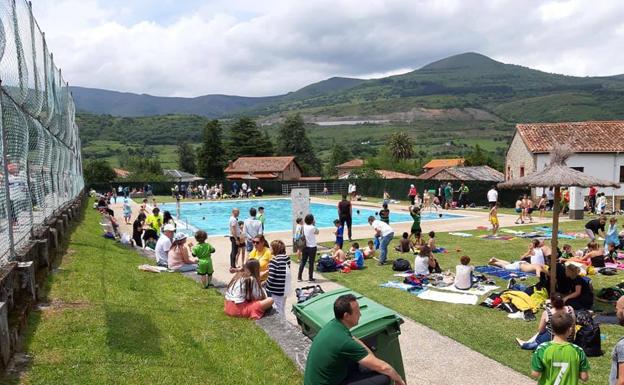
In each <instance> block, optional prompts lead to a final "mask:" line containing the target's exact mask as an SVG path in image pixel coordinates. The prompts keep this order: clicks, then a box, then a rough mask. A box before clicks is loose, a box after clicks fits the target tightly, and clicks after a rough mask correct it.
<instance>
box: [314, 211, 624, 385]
mask: <svg viewBox="0 0 624 385" xmlns="http://www.w3.org/2000/svg"><path fill="white" fill-rule="evenodd" d="M583 224H584V221H576V222H568V223H564V224H562V226H561V227H562V229H564V230H571V231H582V229H583ZM531 228H532V227H529V226H526V227H520V229H531ZM430 229H431V228H427V225H426V224H425V229H424V230H425V231H429V230H430ZM514 229H515V228H514ZM467 232H468V233H473V234H475V235H481V234H486V233H487V232H486V231H467ZM564 242H565V243H570V244H571V245H572V246H573V247H574V248H580V247H582V246H583V245H584V244H585V243H586V242H587V241H586V240H572V241H568V240H565V241H564ZM363 243H365V242H360V244H363ZM397 243H398V240H396V239H395V241H393V242H392V244H391V245H390V247H389V250H394V246H395V245H396V244H397ZM528 243H529V241H528V240H526V239H519V238H516V239H514V240H511V241H486V240H482V239H479V238H475V237H473V238H459V237H455V236H452V235H449V234H447V233H438V234H436V244H437V245H439V246H442V247H445V248H447V249H448V250H449V251H450V252H449V253H448V254H436V258H438V261H439V263H440V265H441V266H442V268H443V270H447V269H450V270H451V271H453V272H454V270H455V266H456V265H457V264H458V263H459V257H460V256H461V255H468V256H470V257H471V259H472V264H473V265H475V266H477V265H484V264H486V263H487V261H488V260H489V258H491V257H498V258H501V259H506V260H514V259H517V257H518V256H519V255H521V254H522V253H524V252H525V251H526V249H527V245H528ZM457 249H461V252H458V251H456V250H457ZM399 256H401V255H400V254H399V253H397V252H394V251H392V252H390V256H389V258H390V259H396V258H397V257H399ZM402 257H404V258H409V259H410V262H411V263H413V262H414V261H413V257H412V256H411V255H409V254H404V255H402ZM392 274H393V271H392V270H391V267H390V266H383V267H379V266H377V265H376V264H375V263H373V262H371V261H367V268H366V269H364V270H362V271H356V272H351V273H350V274H342V273H326V274H324V275H325V276H326V277H327V278H329V279H331V280H334V281H336V282H338V283H340V284H342V285H344V286H347V287H350V288H352V289H353V290H356V291H358V292H360V293H361V294H363V295H366V296H368V297H370V298H372V299H373V300H375V301H378V302H380V303H382V304H384V305H386V306H388V307H390V308H392V309H394V310H396V311H398V312H399V313H401V314H403V315H405V316H407V317H409V318H411V319H413V320H415V321H416V322H419V323H421V324H423V325H425V326H428V327H430V328H432V329H434V330H436V331H438V332H440V333H442V334H444V335H446V336H449V337H450V338H452V339H454V340H456V341H458V342H460V343H462V344H464V345H466V346H468V347H470V348H471V349H474V350H476V351H479V352H481V353H483V354H484V355H486V356H488V357H490V358H492V359H494V360H496V361H499V362H501V363H503V364H505V365H507V366H510V367H511V368H513V369H515V370H517V371H519V372H521V373H525V374H529V364H530V352H527V351H523V350H521V349H520V348H519V347H518V346H517V344H516V342H515V340H514V339H515V338H516V337H520V338H522V339H528V338H529V337H530V336H531V335H533V333H535V331H536V330H537V326H538V323H537V322H524V321H521V320H511V319H508V318H507V314H506V313H504V312H502V311H498V310H492V309H487V308H484V307H482V306H468V305H452V304H447V303H440V302H432V301H426V300H421V299H419V298H417V297H416V296H414V295H413V294H409V293H406V292H403V291H400V290H396V289H385V288H381V287H379V284H381V283H384V282H386V281H388V280H393V279H397V278H396V277H393V276H392ZM621 274H622V273H621V272H620V275H616V276H611V277H608V276H602V275H595V276H592V279H593V284H594V290H595V291H598V290H599V289H600V288H602V287H606V286H612V285H614V284H617V283H619V282H621V281H622V278H621ZM533 281H535V278H532V279H529V280H528V281H527V282H533ZM521 283H522V282H521ZM498 284H499V285H504V284H506V282H504V281H502V280H498ZM600 308H605V309H608V310H611V309H612V307H611V306H609V305H605V304H602V303H600V302H596V305H595V306H594V309H600ZM538 316H539V314H538ZM601 329H602V333H603V335H605V336H606V340H604V341H602V342H603V345H602V349H603V350H604V351H605V353H606V354H605V355H604V356H602V357H598V358H590V363H591V366H592V370H591V377H592V378H591V380H590V381H589V382H588V384H605V383H607V378H608V375H609V370H610V354H611V350H612V349H613V346H614V344H615V343H616V342H617V340H618V338H619V336H620V335H621V334H622V332H623V330H622V329H621V328H620V327H618V326H614V325H602V326H601Z"/></svg>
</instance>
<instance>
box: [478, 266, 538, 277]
mask: <svg viewBox="0 0 624 385" xmlns="http://www.w3.org/2000/svg"><path fill="white" fill-rule="evenodd" d="M475 271H476V272H479V273H482V274H488V275H493V276H495V277H498V278H500V279H505V280H507V279H511V278H520V277H526V276H529V275H535V274H532V273H525V272H524V271H520V270H505V269H503V268H502V267H498V266H489V265H488V266H477V267H475Z"/></svg>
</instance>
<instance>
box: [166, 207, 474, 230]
mask: <svg viewBox="0 0 624 385" xmlns="http://www.w3.org/2000/svg"><path fill="white" fill-rule="evenodd" d="M336 204H337V203H336ZM336 204H323V203H310V211H311V212H312V214H313V215H314V218H315V219H316V226H317V227H318V228H331V227H334V220H335V219H337V218H338V212H337V209H336ZM260 206H262V207H264V214H265V217H266V221H265V224H264V226H265V229H264V230H265V232H276V231H289V230H291V229H292V227H291V226H292V225H291V220H292V219H291V215H292V206H291V201H290V199H250V200H235V201H234V200H232V201H217V202H189V203H186V202H185V203H181V204H180V219H181V221H183V222H185V223H187V224H189V225H190V228H189V229H188V230H189V231H193V230H194V229H202V230H204V231H206V232H208V234H209V235H227V234H229V230H228V221H229V218H230V215H231V212H232V209H233V208H234V207H237V208H239V209H240V216H239V220H244V219H245V218H247V217H249V209H250V208H252V207H255V208H258V207H260ZM159 207H160V209H161V210H163V211H164V210H168V211H169V212H171V214H172V215H173V216H174V217H175V215H176V204H175V203H166V204H161V205H159ZM358 211H359V212H358ZM375 214H376V212H375V210H374V209H372V208H359V207H358V208H356V207H354V208H353V226H358V225H367V224H368V217H369V216H370V215H375ZM461 217H463V215H456V214H444V215H443V216H442V218H440V217H439V216H438V214H436V213H423V215H422V218H421V219H422V221H423V222H424V221H431V220H439V219H454V218H461ZM411 221H412V218H411V217H410V215H409V214H407V213H405V212H391V213H390V224H392V223H399V222H411ZM179 229H181V230H183V231H185V230H186V229H185V226H184V224H182V226H181V227H179Z"/></svg>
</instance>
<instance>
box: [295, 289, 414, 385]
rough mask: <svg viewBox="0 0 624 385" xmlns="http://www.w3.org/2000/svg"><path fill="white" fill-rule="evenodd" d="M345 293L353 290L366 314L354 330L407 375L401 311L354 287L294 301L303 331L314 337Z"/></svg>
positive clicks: (332, 314)
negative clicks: (365, 294) (296, 302)
mask: <svg viewBox="0 0 624 385" xmlns="http://www.w3.org/2000/svg"><path fill="white" fill-rule="evenodd" d="M345 294H353V295H354V296H355V298H357V301H358V303H359V305H360V311H361V313H362V316H361V317H360V321H359V323H358V324H357V325H356V326H355V327H353V328H352V329H351V333H352V334H353V335H354V336H355V337H357V338H359V339H360V340H362V342H364V343H365V344H366V346H368V347H369V349H370V350H371V351H372V352H373V353H375V356H377V357H378V358H380V359H382V360H384V361H386V362H387V363H389V364H390V365H392V367H393V368H394V369H395V370H396V371H397V372H398V373H399V374H400V375H401V377H403V378H405V370H404V369H403V357H402V356H401V345H400V344H399V335H400V334H401V328H400V326H401V324H402V323H403V319H402V318H401V317H399V316H398V314H397V313H396V312H395V311H393V310H390V309H388V308H387V307H385V306H382V305H380V304H378V303H377V302H375V301H373V300H371V299H369V298H366V297H364V296H363V295H361V294H360V293H357V292H355V291H353V290H351V289H346V288H343V289H338V290H333V291H329V292H327V293H324V294H320V295H317V296H316V297H313V298H311V299H309V300H307V301H305V302H303V303H299V304H296V305H293V312H294V313H295V316H296V317H297V323H298V324H299V325H300V326H301V330H302V331H303V334H305V335H306V336H308V337H309V338H310V339H314V336H316V334H317V333H318V331H319V330H321V328H322V327H323V326H324V325H325V324H326V323H328V322H329V321H331V320H332V319H333V318H334V302H335V301H336V298H338V297H340V296H341V295H345Z"/></svg>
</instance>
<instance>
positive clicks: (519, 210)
mask: <svg viewBox="0 0 624 385" xmlns="http://www.w3.org/2000/svg"><path fill="white" fill-rule="evenodd" d="M516 214H518V219H516V222H515V223H516V224H518V223H524V204H523V201H522V196H519V197H518V200H516Z"/></svg>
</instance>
